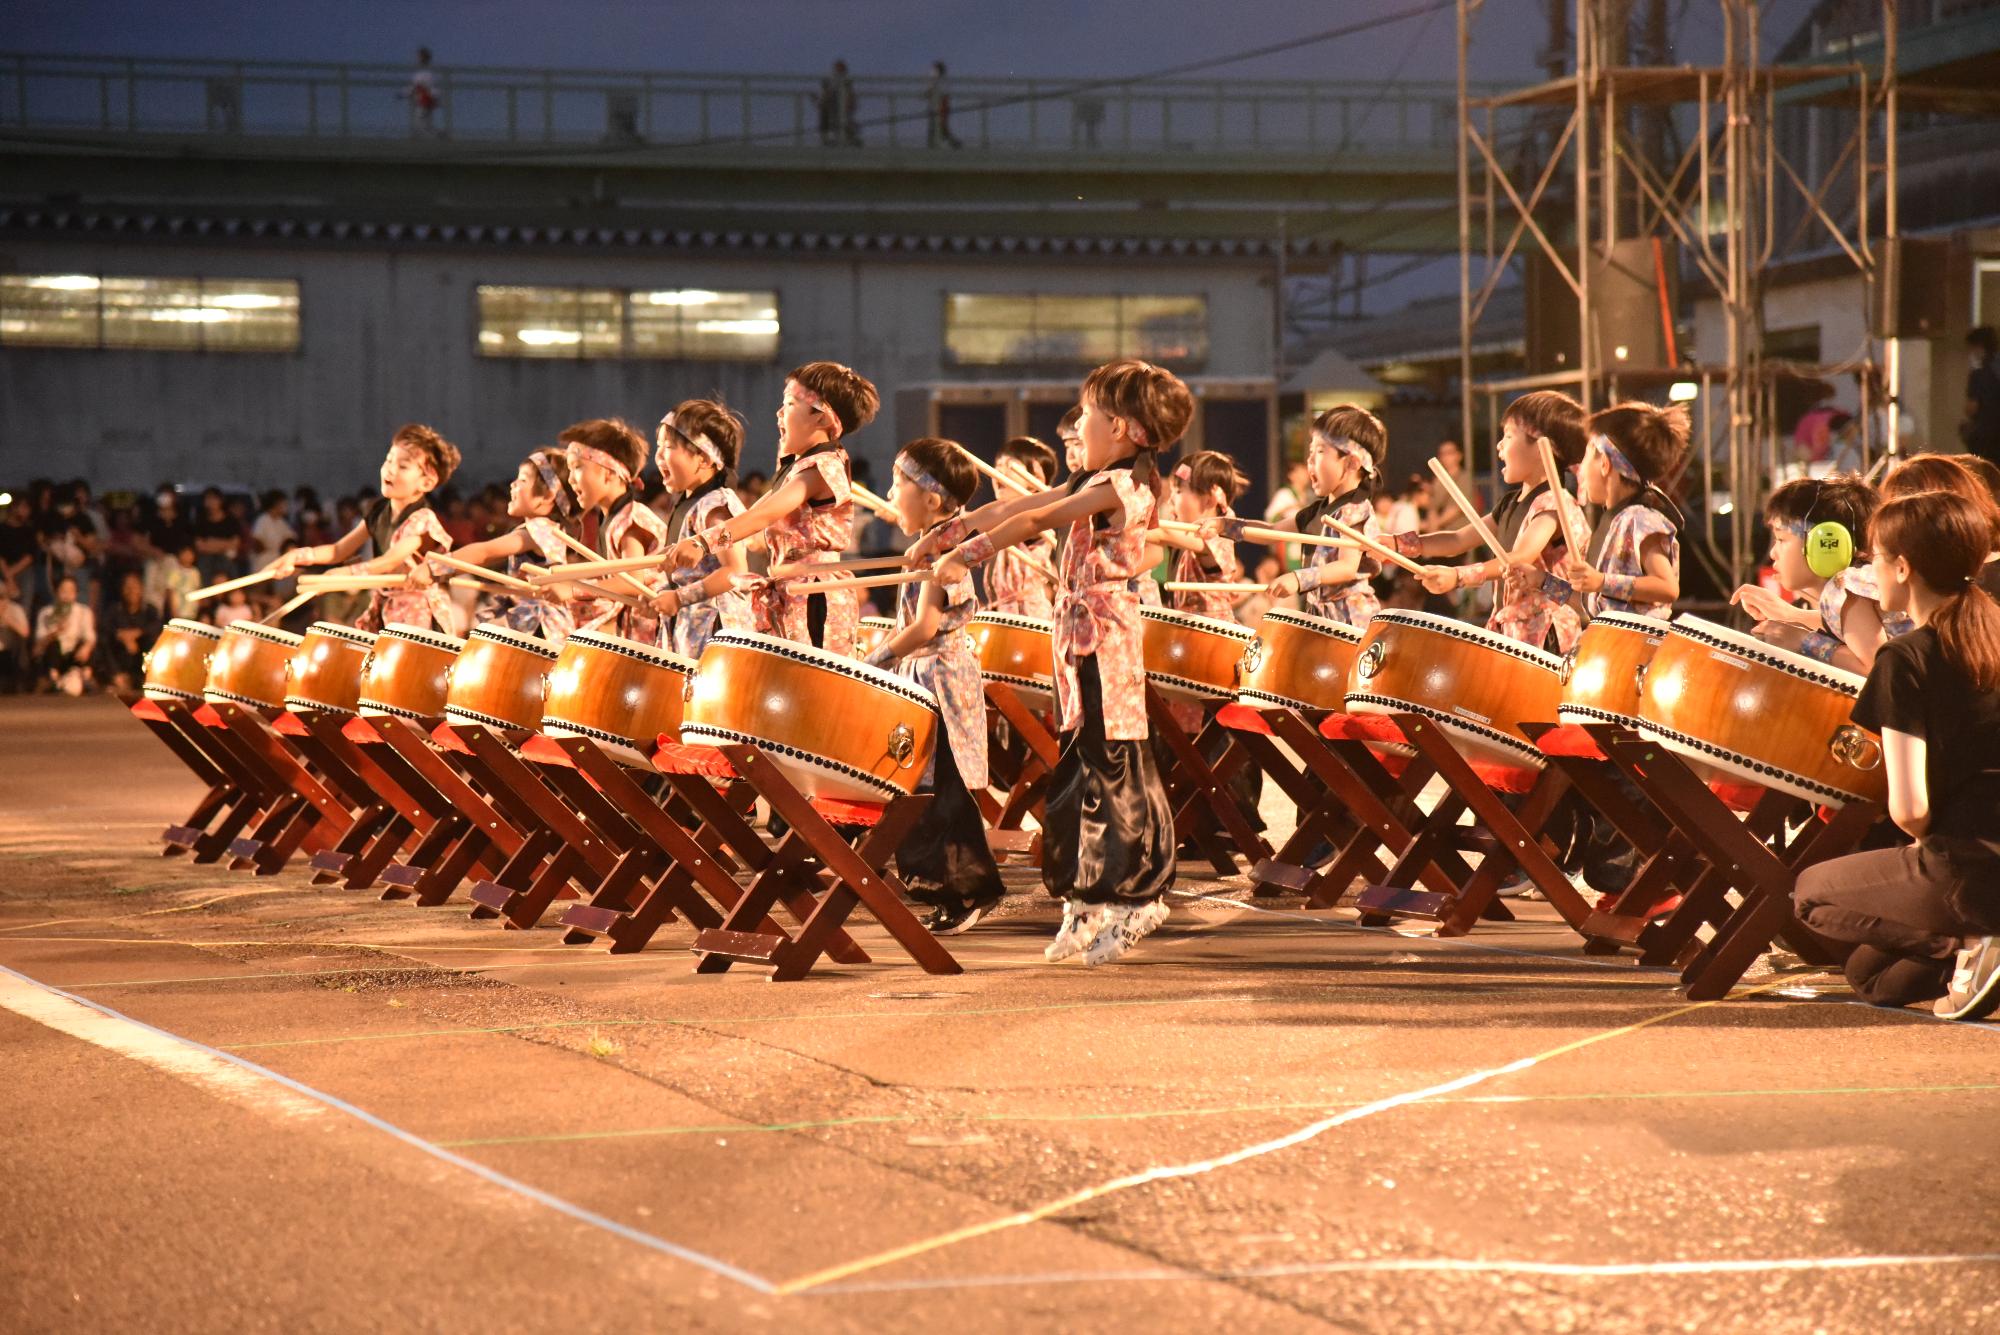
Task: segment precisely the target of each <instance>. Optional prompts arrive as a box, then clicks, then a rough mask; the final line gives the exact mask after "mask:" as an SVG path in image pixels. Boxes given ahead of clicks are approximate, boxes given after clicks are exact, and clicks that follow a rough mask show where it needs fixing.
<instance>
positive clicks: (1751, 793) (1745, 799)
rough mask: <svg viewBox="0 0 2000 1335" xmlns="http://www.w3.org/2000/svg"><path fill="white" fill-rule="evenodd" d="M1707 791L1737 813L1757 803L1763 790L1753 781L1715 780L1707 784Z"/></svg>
mask: <svg viewBox="0 0 2000 1335" xmlns="http://www.w3.org/2000/svg"><path fill="white" fill-rule="evenodd" d="M1708 791H1709V792H1711V793H1714V794H1715V795H1716V796H1717V797H1718V798H1720V799H1722V805H1724V806H1726V807H1728V808H1729V809H1730V810H1731V811H1734V812H1737V813H1738V814H1742V813H1745V812H1748V811H1749V810H1750V808H1752V807H1754V806H1756V805H1757V799H1758V798H1760V797H1762V796H1763V795H1764V790H1763V789H1762V788H1759V787H1758V786H1757V785H1756V784H1754V783H1723V782H1720V781H1717V782H1714V783H1711V784H1709V785H1708Z"/></svg>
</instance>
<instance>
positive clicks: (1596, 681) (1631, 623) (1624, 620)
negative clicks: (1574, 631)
mask: <svg viewBox="0 0 2000 1335" xmlns="http://www.w3.org/2000/svg"><path fill="white" fill-rule="evenodd" d="M1666 636H1667V623H1666V622H1664V621H1660V620H1657V619H1656V618H1653V617H1642V616H1637V615H1634V614H1633V613H1630V612H1600V613H1599V614H1598V615H1597V619H1596V620H1594V621H1592V622H1591V623H1590V624H1589V625H1588V626H1586V627H1584V631H1583V638H1582V639H1580V640H1578V641H1577V642H1576V648H1575V649H1573V650H1572V651H1571V652H1570V654H1569V656H1568V657H1567V658H1565V659H1564V660H1563V693H1562V703H1561V704H1559V705H1557V706H1556V717H1557V718H1558V719H1560V720H1561V721H1563V722H1564V723H1617V724H1621V725H1623V726H1625V727H1628V728H1632V727H1637V726H1638V723H1639V687H1640V685H1641V683H1643V682H1644V681H1645V679H1646V668H1647V665H1648V664H1650V663H1651V662H1652V661H1653V654H1654V653H1655V652H1656V651H1657V650H1658V649H1659V647H1660V642H1661V641H1662V640H1664V639H1665V638H1666Z"/></svg>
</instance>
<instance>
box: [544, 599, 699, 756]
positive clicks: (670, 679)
mask: <svg viewBox="0 0 2000 1335" xmlns="http://www.w3.org/2000/svg"><path fill="white" fill-rule="evenodd" d="M693 672H694V662H693V660H691V659H687V658H683V657H681V656H680V655H679V654H677V653H674V652H673V651H671V650H668V649H661V648H659V647H657V646H655V645H650V644H639V643H637V642H636V641H633V640H623V639H620V638H619V637H617V636H616V635H606V634H604V633H603V632H601V631H595V630H579V631H575V632H573V633H572V634H571V635H570V637H569V639H568V640H566V641H564V642H563V647H562V652H561V653H560V654H559V655H557V657H556V661H555V666H554V667H553V668H551V669H550V670H549V696H548V702H547V703H546V704H544V705H543V706H542V720H541V723H542V732H543V734H544V735H545V736H549V737H587V738H589V739H590V740H591V741H593V742H596V743H597V744H598V745H599V746H601V747H603V748H604V750H605V752H606V754H608V755H610V756H611V757H612V758H613V759H615V760H617V761H618V763H619V764H621V765H632V766H635V767H639V768H650V767H651V765H652V763H653V762H652V756H653V752H654V750H655V749H656V748H657V747H658V745H659V739H660V735H661V734H662V733H664V734H666V735H667V736H669V737H672V736H674V735H675V734H677V733H678V732H679V731H680V726H681V708H682V698H683V696H684V695H685V693H686V689H687V683H688V679H689V677H690V675H691V674H692V673H693Z"/></svg>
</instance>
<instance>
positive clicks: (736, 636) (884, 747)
mask: <svg viewBox="0 0 2000 1335" xmlns="http://www.w3.org/2000/svg"><path fill="white" fill-rule="evenodd" d="M681 740H682V741H685V742H691V743H697V744H705V745H710V746H716V745H721V744H723V743H727V742H747V743H749V744H751V745H753V746H757V747H759V748H761V749H763V750H764V751H765V752H766V753H767V754H769V755H770V757H771V758H772V759H773V760H775V761H777V762H778V763H779V764H780V765H782V766H784V767H785V769H786V770H787V771H788V772H789V773H790V774H791V776H792V778H793V780H794V781H795V782H796V783H797V784H798V785H799V787H800V788H801V789H802V790H803V791H804V792H806V793H807V794H808V795H810V796H814V797H830V798H843V799H847V800H850V801H854V800H859V801H866V802H880V801H884V800H886V799H889V798H894V797H898V796H901V795H903V794H906V793H910V792H913V791H915V789H916V787H917V785H918V784H919V783H921V782H922V781H923V777H924V771H925V770H926V769H927V768H929V766H930V758H931V748H932V747H934V746H935V745H937V744H938V713H937V700H936V698H935V697H934V696H932V695H931V693H930V692H929V691H926V690H925V689H924V688H923V687H921V686H919V685H917V684H916V683H915V682H913V681H910V680H908V679H907V678H904V677H899V676H896V675H895V674H894V673H890V672H885V671H883V670H882V669H881V668H877V667H870V666H869V665H868V664H866V663H863V662H860V661H859V660H857V659H851V658H842V657H840V656H838V655H836V654H830V653H827V652H826V651H825V650H822V649H815V648H813V647H812V646H811V645H806V644H794V643H792V642H791V641H789V640H780V639H777V638H774V637H773V636H769V635H759V634H756V633H754V632H750V631H735V630H725V631H720V632H718V633H717V634H716V635H714V636H713V637H712V638H711V639H710V640H709V642H708V648H707V649H705V650H704V651H703V652H702V655H701V666H700V669H699V670H698V671H697V672H696V673H695V675H694V676H693V677H692V678H691V679H690V680H689V682H688V699H687V712H686V715H685V717H684V718H683V719H682V721H681Z"/></svg>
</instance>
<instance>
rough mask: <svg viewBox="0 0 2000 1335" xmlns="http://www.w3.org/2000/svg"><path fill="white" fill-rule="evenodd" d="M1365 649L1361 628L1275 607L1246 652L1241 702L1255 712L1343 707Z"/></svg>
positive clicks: (1240, 695) (1331, 710)
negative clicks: (1352, 672) (1357, 660)
mask: <svg viewBox="0 0 2000 1335" xmlns="http://www.w3.org/2000/svg"><path fill="white" fill-rule="evenodd" d="M1360 648H1361V630H1360V628H1359V627H1356V626H1350V625H1347V624H1346V623H1345V622H1340V621H1328V620H1327V619H1326V618H1324V617H1315V616H1307V615H1306V614H1305V613H1303V612H1292V611H1287V610H1286V609H1284V608H1281V607H1274V608H1272V609H1271V610H1270V611H1268V612H1266V613H1264V620H1263V621H1262V622H1261V623H1260V624H1259V625H1258V627H1257V638H1256V640H1255V641H1253V642H1252V643H1251V645H1250V647H1249V648H1247V649H1245V650H1244V651H1243V660H1242V684H1241V685H1240V686H1238V687H1237V691H1236V698H1237V699H1238V700H1239V701H1241V702H1242V703H1243V704H1246V705H1248V706H1250V707H1251V708H1252V709H1306V710H1325V711H1327V712H1330V713H1331V712H1336V711H1339V710H1341V709H1344V708H1346V698H1347V678H1348V672H1349V670H1350V669H1351V668H1352V667H1353V666H1354V655H1355V654H1356V653H1357V652H1359V650H1360Z"/></svg>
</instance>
